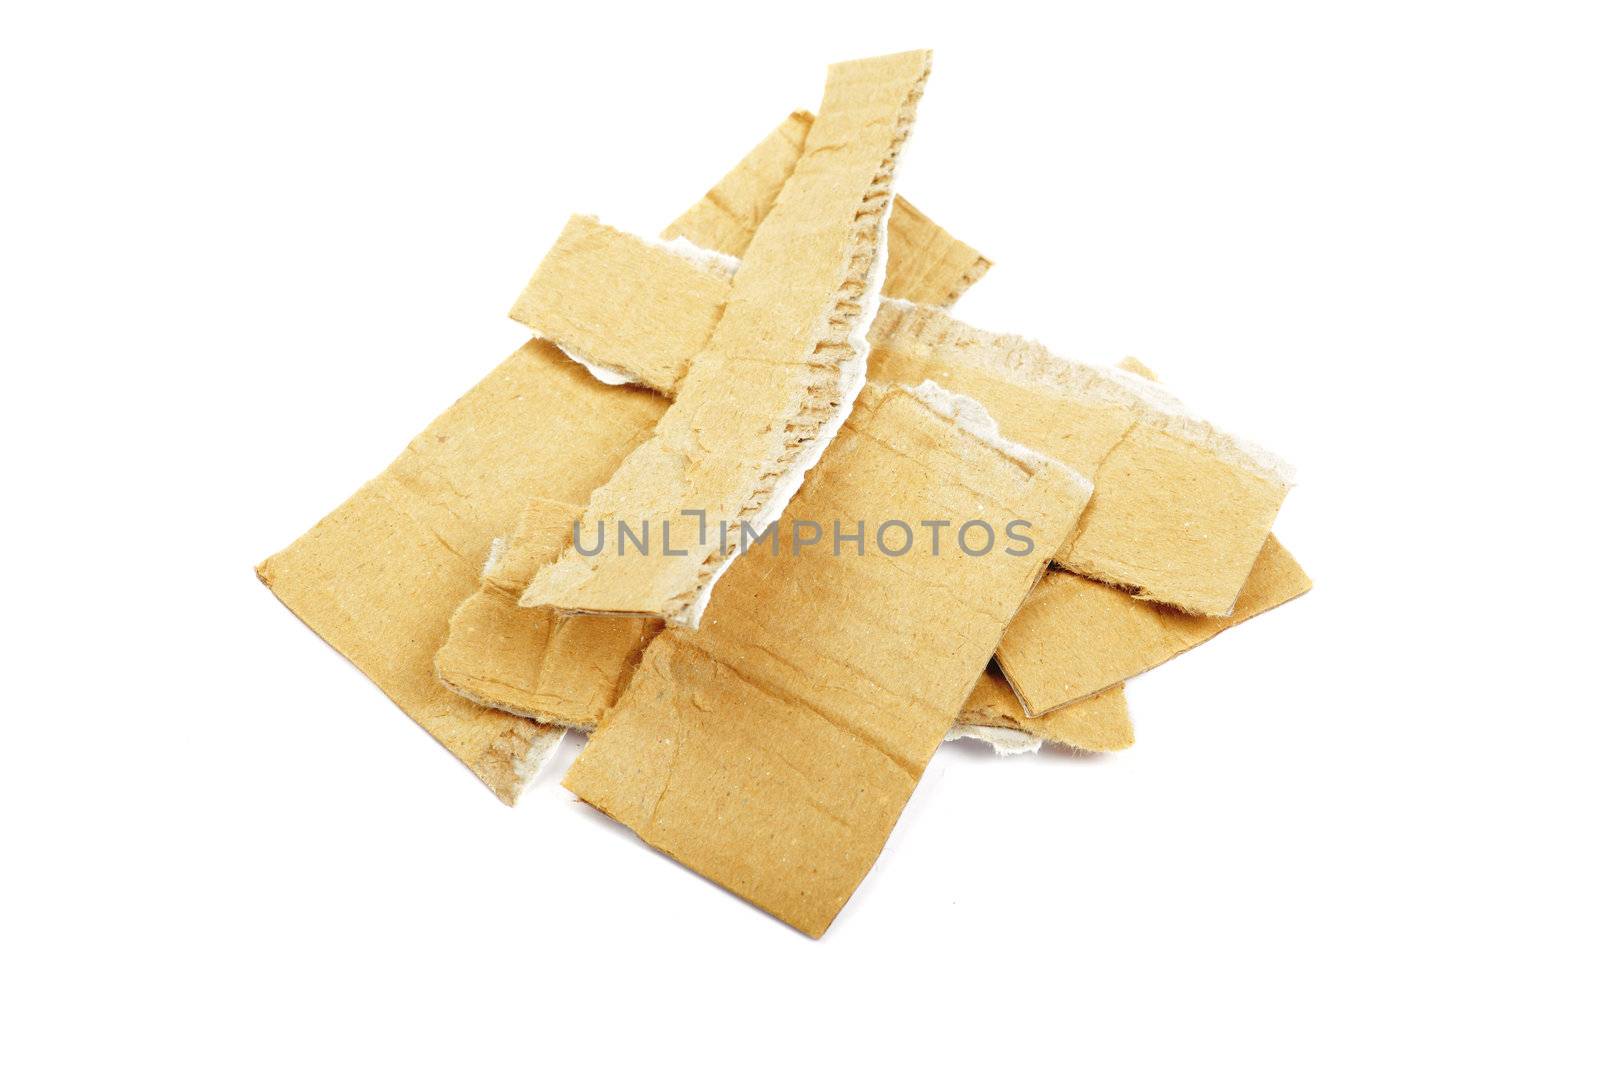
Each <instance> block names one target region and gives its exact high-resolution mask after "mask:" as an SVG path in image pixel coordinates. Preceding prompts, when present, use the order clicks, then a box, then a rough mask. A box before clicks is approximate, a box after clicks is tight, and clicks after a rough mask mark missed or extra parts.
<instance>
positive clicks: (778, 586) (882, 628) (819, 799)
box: [566, 386, 1090, 936]
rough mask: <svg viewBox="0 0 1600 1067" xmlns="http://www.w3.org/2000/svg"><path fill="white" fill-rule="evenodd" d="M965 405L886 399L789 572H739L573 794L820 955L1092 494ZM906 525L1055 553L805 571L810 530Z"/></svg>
mask: <svg viewBox="0 0 1600 1067" xmlns="http://www.w3.org/2000/svg"><path fill="white" fill-rule="evenodd" d="M949 400H950V398H948V397H940V396H936V395H934V394H933V393H932V392H927V393H922V394H918V393H914V392H913V391H911V390H908V389H904V388H896V389H880V388H878V387H876V386H869V387H868V388H867V389H866V391H865V392H863V394H862V396H861V399H860V401H859V402H858V404H857V405H856V409H855V413H854V415H852V417H851V419H850V421H849V422H848V423H847V424H846V426H845V428H844V430H843V431H842V432H841V434H840V435H839V438H838V440H837V441H836V442H835V443H834V445H833V447H832V448H830V449H829V450H828V452H827V453H826V454H825V455H824V456H823V458H822V461H821V463H820V464H819V465H818V467H817V469H816V470H815V471H814V472H813V473H812V475H811V477H809V478H808V479H807V480H806V483H805V485H804V486H803V487H802V489H801V491H800V493H799V495H798V496H797V497H796V498H795V500H794V502H793V504H792V505H791V507H790V510H789V516H790V518H786V520H785V521H784V522H783V523H781V524H780V525H779V527H778V528H777V534H778V536H777V538H776V544H777V551H775V552H769V551H768V550H767V549H766V548H764V547H761V548H752V549H751V550H750V551H749V552H747V553H745V554H744V555H743V556H741V557H740V558H739V560H738V561H737V562H736V563H735V565H734V566H733V567H732V568H730V570H729V572H728V575H727V577H726V578H725V580H724V581H723V583H722V584H721V585H720V586H719V587H718V593H717V596H716V598H715V599H714V601H713V602H712V604H711V607H710V609H709V610H708V611H707V613H706V616H705V619H704V623H703V625H702V626H701V627H700V628H699V629H698V630H686V629H668V630H667V631H666V632H665V633H663V634H662V635H661V636H660V637H658V638H656V640H655V641H654V642H653V643H652V644H651V645H650V647H649V648H648V649H647V650H646V652H645V655H644V660H643V662H642V663H641V665H640V666H639V669H638V671H637V673H635V674H634V676H633V680H632V682H631V683H630V684H629V686H628V689H627V691H626V692H625V693H624V694H623V696H622V699H621V700H620V701H619V702H618V704H617V706H616V708H615V709H613V710H612V712H611V713H610V714H608V715H607V716H606V717H605V719H604V721H603V722H602V723H601V725H600V728H599V729H598V730H597V731H596V732H595V734H594V736H593V738H592V739H591V740H590V741H589V744H588V746H587V747H586V748H585V750H584V752H583V754H582V755H581V756H580V757H579V758H578V760H577V762H576V763H575V764H574V765H573V767H572V769H571V771H570V773H569V774H568V776H567V779H566V784H567V786H568V788H570V789H572V790H573V791H574V792H575V793H577V794H578V795H579V796H580V797H581V798H583V799H584V800H585V801H587V802H589V803H590V804H592V805H594V806H595V807H597V808H599V809H600V810H602V811H604V812H606V813H607V814H609V815H611V816H612V817H613V818H615V819H618V820H619V821H621V822H623V823H624V824H626V825H627V826H629V827H630V828H632V829H633V830H634V831H635V832H636V833H637V834H639V836H640V837H642V838H643V839H644V840H645V841H647V842H648V843H650V844H651V845H653V846H655V847H656V848H658V849H660V850H662V851H663V852H665V853H667V854H668V855H671V856H673V857H674V858H676V859H677V860H679V861H680V862H682V863H684V864H687V865H688V866H690V867H692V868H694V869H695V870H697V871H699V872H700V873H702V874H704V875H705V876H707V877H708V878H711V879H713V880H715V881H717V882H718V883H720V884H722V885H724V886H726V887H727V888H728V889H730V890H732V891H733V892H735V893H737V894H739V895H740V896H742V897H744V898H745V899H747V900H749V901H751V902H752V903H754V904H756V905H757V906H759V907H761V908H764V909H766V910H767V911H769V912H771V913H772V914H774V915H776V916H777V917H778V918H780V919H782V920H784V921H785V922H787V923H790V924H791V925H793V926H795V927H797V928H798V929H800V930H802V931H804V932H806V933H808V934H811V935H812V936H817V935H820V934H821V933H822V932H823V931H824V930H825V929H826V928H827V926H828V924H829V923H830V922H831V921H832V920H833V917H834V916H835V915H836V914H837V913H838V911H839V909H840V908H841V907H842V906H843V905H844V903H845V901H846V900H847V899H848V898H849V896H850V894H851V893H852V892H853V891H854V889H855V887H856V885H857V884H858V883H859V882H860V881H861V879H862V877H864V876H865V874H866V872H867V870H868V869H869V868H870V867H871V865H872V863H873V861H874V859H875V858H876V857H877V855H878V853H879V851H880V850H881V849H882V848H883V844H884V842H885V840H886V839H887V837H888V835H889V832H890V830H891V829H892V828H893V826H894V823H895V820H896V819H897V818H898V817H899V813H900V811H901V809H902V808H903V807H904V805H905V803H906V801H907V799H908V798H909V797H910V795H911V792H912V789H913V788H914V787H915V785H916V782H917V780H918V779H919V778H920V777H921V774H922V771H923V769H924V767H925V766H926V765H927V762H928V759H929V758H930V757H931V756H932V754H933V752H934V750H935V749H936V748H937V747H938V745H939V743H940V741H941V740H942V739H943V738H944V736H945V733H946V731H947V730H948V729H949V728H950V726H951V725H952V723H953V722H954V720H955V718H956V715H957V714H958V713H959V712H960V710H961V708H962V706H963V703H964V702H965V700H966V697H967V695H968V694H969V693H970V692H971V691H972V688H973V684H974V682H975V680H976V679H977V677H978V676H979V675H980V674H981V673H982V672H983V669H984V665H985V664H986V663H987V662H988V658H989V649H990V647H991V646H992V645H993V644H995V643H996V642H998V640H999V637H1000V632H1001V630H1002V629H1003V628H1004V627H1005V625H1006V623H1007V622H1008V621H1009V620H1010V618H1011V616H1012V613H1013V612H1014V610H1015V608H1016V605H1017V604H1019V603H1020V602H1021V600H1022V598H1023V596H1024V595H1025V594H1026V592H1027V591H1028V590H1029V589H1030V588H1031V587H1032V585H1033V582H1034V580H1035V578H1036V577H1037V575H1038V573H1039V570H1040V568H1041V566H1042V565H1043V563H1044V559H1045V553H1046V551H1047V549H1045V548H1044V547H1043V546H1045V545H1047V544H1050V543H1053V541H1052V539H1053V538H1055V537H1057V536H1065V534H1066V531H1067V530H1068V529H1070V528H1071V526H1072V525H1073V523H1074V522H1076V520H1077V516H1078V513H1079V511H1080V509H1081V508H1082V506H1083V504H1084V502H1085V501H1086V500H1087V498H1088V494H1089V491H1090V488H1089V486H1088V484H1087V483H1086V482H1084V481H1083V479H1081V478H1080V477H1078V476H1077V475H1076V474H1075V473H1073V472H1071V471H1069V470H1067V469H1066V468H1064V467H1062V466H1061V465H1059V464H1057V463H1055V462H1054V461H1051V460H1048V459H1044V458H1043V457H1038V456H1036V455H1033V454H1030V453H1027V452H1025V451H1023V450H1019V449H1017V448H1015V447H1014V446H1011V445H1010V444H1009V443H1006V442H1003V441H1000V440H999V439H998V438H997V437H996V436H994V435H993V431H992V423H991V424H989V425H988V426H987V427H985V426H983V425H982V424H980V423H978V422H977V420H976V418H975V416H973V415H969V414H967V413H966V412H965V411H964V410H963V409H962V408H961V407H959V406H956V405H954V404H952V403H950V402H949ZM908 511H909V512H911V513H914V514H915V515H917V516H919V517H921V518H926V519H938V518H945V519H949V520H952V521H955V520H957V519H958V517H959V520H960V521H965V520H967V519H970V518H972V517H974V516H989V517H991V518H992V519H998V520H999V521H1002V522H1003V521H1005V520H1008V519H1012V518H1018V519H1022V520H1025V521H1028V522H1030V523H1032V524H1033V527H1032V528H1033V530H1034V531H1036V537H1037V542H1038V545H1039V548H1038V549H1037V550H1036V551H1035V552H1034V553H1033V554H1032V555H1031V556H1012V555H1008V554H1007V553H1005V552H1002V551H994V552H990V553H987V554H984V555H979V556H967V555H964V554H962V553H960V552H950V551H948V549H949V545H948V544H946V545H945V546H944V547H945V549H946V550H945V551H944V552H942V553H937V554H936V553H934V552H933V551H932V546H931V543H930V539H929V538H926V537H924V538H922V539H921V540H920V541H916V542H915V543H914V544H913V545H912V546H911V548H910V550H909V551H908V552H907V553H906V554H904V555H902V556H899V557H895V556H891V555H888V554H886V553H884V552H880V551H874V550H868V551H865V552H863V554H861V555H857V554H856V553H855V552H854V551H853V550H850V549H849V548H848V546H847V547H846V550H845V551H843V552H841V553H840V554H839V555H834V554H833V553H832V552H831V551H829V550H828V549H827V548H824V549H823V550H821V551H818V550H816V549H812V550H810V551H805V552H801V553H799V554H795V553H794V551H793V548H794V546H793V539H792V537H791V536H790V534H791V533H792V532H793V530H794V529H795V525H794V523H795V520H811V521H815V522H817V523H819V524H820V525H821V527H822V528H823V529H825V530H831V529H832V522H833V520H835V519H837V520H840V521H841V523H842V524H848V528H850V529H853V528H854V523H855V522H856V521H861V522H863V523H864V524H865V528H866V529H867V530H868V531H875V530H877V529H878V527H879V524H880V523H881V522H883V521H885V520H887V519H890V518H899V517H900V516H901V515H902V513H905V512H908ZM1002 516H1003V517H1004V518H1003V519H1002V518H1001V517H1002ZM868 536H869V537H871V536H873V535H872V534H871V533H870V532H869V534H868Z"/></svg>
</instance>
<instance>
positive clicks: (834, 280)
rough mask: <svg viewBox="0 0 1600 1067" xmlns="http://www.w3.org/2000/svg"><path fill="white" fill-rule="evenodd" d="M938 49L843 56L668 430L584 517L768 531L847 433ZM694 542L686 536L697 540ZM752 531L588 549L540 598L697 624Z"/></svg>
mask: <svg viewBox="0 0 1600 1067" xmlns="http://www.w3.org/2000/svg"><path fill="white" fill-rule="evenodd" d="M927 75H928V53H926V52H907V53H902V54H900V55H895V56H884V57H879V58H877V59H870V60H860V61H856V62H852V63H840V64H835V65H834V66H832V67H830V68H829V71H828V83H827V87H826V89H825V91H824V94H823V104H822V107H821V109H820V111H819V113H818V116H817V119H816V121H815V122H814V123H813V124H812V127H811V131H810V133H809V134H808V135H807V137H806V146H805V152H804V153H803V154H802V155H801V157H800V161H799V162H798V163H797V164H796V165H795V170H794V174H793V175H792V176H791V177H790V179H789V181H788V183H787V184H786V185H785V186H784V188H783V193H782V195H781V196H779V198H778V200H777V203H776V204H774V206H773V208H772V210H771V211H770V212H769V213H768V214H767V217H766V218H765V219H763V220H762V223H761V226H760V228H759V229H757V231H756V234H755V237H754V238H752V240H751V242H750V246H749V248H748V249H746V252H745V258H744V259H743V261H742V262H741V264H740V267H739V270H738V272H737V273H736V274H735V275H734V279H733V289H732V292H731V294H730V295H729V298H728V303H727V306H726V309H725V310H724V312H723V314H722V317H721V319H720V320H719V321H718V323H717V326H716V329H715V330H714V332H713V333H712V336H711V342H710V344H709V345H708V346H707V348H706V350H705V351H704V352H703V353H701V354H700V355H699V356H698V357H696V359H695V360H694V362H693V364H692V365H691V367H690V369H689V372H688V373H687V374H686V375H685V376H684V378H683V381H682V383H681V384H680V386H679V389H678V393H677V397H676V398H675V400H674V402H673V404H672V407H671V408H669V409H668V411H667V413H666V415H665V416H663V417H662V419H661V422H660V423H659V424H658V425H657V427H656V433H655V435H654V436H653V437H651V438H650V440H649V441H647V442H646V443H645V444H644V445H642V446H641V447H640V448H639V449H637V450H636V451H635V452H633V454H631V455H630V456H629V457H628V458H627V459H626V460H625V461H624V462H623V464H622V466H621V467H620V468H619V469H618V471H617V473H616V474H615V475H614V476H613V477H612V479H611V480H610V481H609V482H607V483H606V484H605V485H604V486H602V487H601V488H600V489H598V490H596V491H595V493H594V495H593V496H591V497H590V500H589V506H588V507H587V508H586V509H585V512H584V519H583V526H584V529H585V530H586V531H587V532H588V533H589V534H590V535H591V536H592V537H593V538H594V539H595V540H591V541H590V543H591V544H594V543H598V539H599V538H601V537H603V536H604V529H605V527H606V526H607V525H610V526H611V527H612V528H613V533H614V535H615V533H616V532H617V530H618V525H617V524H618V523H624V522H625V523H629V524H637V526H640V527H643V528H644V529H647V530H648V529H650V528H651V527H654V528H655V529H656V530H657V531H658V535H659V536H661V537H663V538H664V537H666V536H667V535H666V531H667V530H668V529H670V527H671V526H673V525H676V526H677V527H678V528H679V532H680V535H682V534H683V533H684V531H685V529H686V528H687V526H688V524H687V523H686V522H685V517H686V514H687V513H688V512H691V511H699V512H702V513H703V514H704V515H705V516H707V517H708V520H709V523H710V526H711V528H719V527H720V524H721V523H722V522H724V521H729V522H734V523H740V522H743V523H748V524H749V525H750V526H751V527H753V528H754V529H755V530H757V531H759V530H761V529H764V528H765V526H766V525H767V524H768V523H770V522H771V521H772V520H774V519H775V518H777V516H778V515H779V514H781V513H782V511H783V508H784V506H785V504H787V503H788V500H789V498H790V497H791V496H792V494H793V493H794V492H795V490H796V489H797V488H798V486H799V483H800V481H801V479H802V478H803V477H804V474H805V472H806V471H807V470H808V469H809V468H810V467H811V466H812V465H813V464H814V463H815V462H816V461H817V458H818V457H819V456H820V455H821V454H822V450H823V449H824V448H826V447H827V444H828V442H829V441H830V440H831V439H832V437H833V435H834V434H835V433H836V432H837V430H838V427H839V425H840V424H841V423H842V421H843V419H844V417H845V416H846V415H847V414H848V413H849V410H850V406H851V403H852V401H853V399H854V396H855V394H856V392H857V391H858V390H859V388H860V385H861V382H862V381H864V379H865V371H866V368H865V364H866V354H867V350H866V344H865V341H864V340H863V339H862V335H863V334H864V333H865V330H866V326H867V325H868V324H869V323H870V322H871V320H872V316H873V311H874V308H875V305H876V302H877V299H878V294H879V289H880V287H881V285H882V272H883V266H884V256H885V255H886V254H887V248H886V232H885V231H886V228H887V225H886V224H887V219H888V212H889V208H890V199H891V196H892V188H891V183H892V179H893V176H894V167H895V162H896V160H897V158H898V156H899V152H900V147H901V145H902V144H903V143H904V141H905V138H906V136H907V135H908V134H909V132H910V128H911V123H912V120H913V118H914V116H915V113H916V105H917V102H918V100H919V99H920V98H921V95H922V86H923V83H924V82H925V80H926V79H927ZM686 540H687V539H686ZM739 543H740V542H739V540H730V541H723V540H722V539H719V538H709V539H706V540H703V541H700V540H697V541H695V542H694V543H692V544H686V543H684V542H683V541H680V542H679V550H680V551H683V552H684V553H685V554H684V555H681V556H679V555H669V554H667V552H666V551H656V552H639V553H635V554H631V555H625V554H623V553H621V552H618V553H617V554H612V553H608V552H600V553H599V554H597V555H591V556H585V555H583V554H581V553H580V552H578V551H577V548H576V547H573V548H571V549H569V550H568V551H567V552H565V553H563V555H562V557H561V559H560V560H558V561H557V562H555V563H553V564H551V565H549V566H547V567H545V568H544V569H543V570H541V571H540V573H539V575H538V576H537V577H535V579H534V581H533V583H532V584H531V585H530V586H529V587H528V590H527V592H526V593H525V594H524V596H523V603H524V604H526V605H529V606H538V605H546V604H547V605H550V606H553V607H556V608H560V609H563V610H567V611H587V612H599V613H610V614H632V615H649V616H656V617H660V618H663V619H666V620H668V621H669V622H672V623H676V624H679V625H685V626H694V625H697V624H698V622H699V618H700V615H701V613H702V612H703V611H704V610H705V606H706V603H707V601H708V599H709V597H710V593H711V589H712V586H713V584H714V583H715V582H716V580H717V578H718V577H719V576H720V575H721V574H722V572H723V571H724V570H725V568H726V567H727V566H728V564H730V563H731V562H732V561H733V559H734V558H735V556H736V555H737V554H738V552H739V550H740V549H739Z"/></svg>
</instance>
